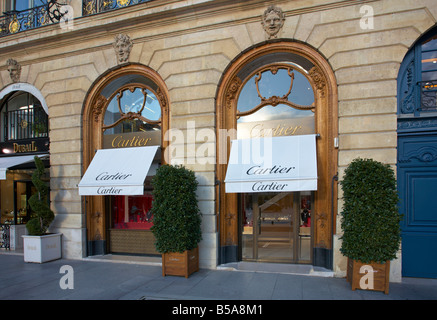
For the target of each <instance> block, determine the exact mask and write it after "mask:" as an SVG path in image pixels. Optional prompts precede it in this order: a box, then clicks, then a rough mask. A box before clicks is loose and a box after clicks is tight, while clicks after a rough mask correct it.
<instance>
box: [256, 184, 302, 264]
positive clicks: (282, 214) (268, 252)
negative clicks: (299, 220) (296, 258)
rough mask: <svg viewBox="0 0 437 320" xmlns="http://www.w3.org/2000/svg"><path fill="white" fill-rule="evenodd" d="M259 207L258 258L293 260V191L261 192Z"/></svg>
mask: <svg viewBox="0 0 437 320" xmlns="http://www.w3.org/2000/svg"><path fill="white" fill-rule="evenodd" d="M258 208H259V216H258V220H259V222H258V226H259V230H258V259H260V260H270V261H289V262H291V261H293V238H294V237H293V193H285V192H281V193H276V194H275V193H261V194H259V195H258Z"/></svg>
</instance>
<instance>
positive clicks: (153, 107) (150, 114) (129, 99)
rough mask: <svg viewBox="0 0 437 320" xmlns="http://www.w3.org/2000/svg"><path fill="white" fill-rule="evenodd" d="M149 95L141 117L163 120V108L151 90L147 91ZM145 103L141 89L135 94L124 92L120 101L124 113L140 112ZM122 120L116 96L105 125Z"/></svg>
mask: <svg viewBox="0 0 437 320" xmlns="http://www.w3.org/2000/svg"><path fill="white" fill-rule="evenodd" d="M145 92H146V93H147V97H146V104H145V105H144V109H143V111H142V112H141V115H142V116H143V117H145V118H147V119H149V120H152V121H157V120H159V119H160V118H161V106H160V105H159V101H158V99H157V98H156V96H155V95H154V94H153V92H151V91H150V90H145ZM143 102H144V94H143V92H142V91H141V89H140V88H136V89H135V91H134V92H131V91H129V90H124V91H123V95H122V97H121V99H120V107H121V111H122V112H123V113H129V112H135V113H137V112H139V111H140V110H141V107H142V105H143ZM118 119H120V111H119V109H118V101H117V96H115V97H114V98H113V99H112V100H111V102H110V103H109V105H108V108H107V109H106V113H105V120H104V123H105V125H110V124H112V123H114V122H115V121H117V120H118Z"/></svg>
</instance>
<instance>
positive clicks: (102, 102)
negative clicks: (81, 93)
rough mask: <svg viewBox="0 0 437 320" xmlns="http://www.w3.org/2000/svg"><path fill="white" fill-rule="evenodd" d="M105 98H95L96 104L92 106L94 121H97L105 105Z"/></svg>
mask: <svg viewBox="0 0 437 320" xmlns="http://www.w3.org/2000/svg"><path fill="white" fill-rule="evenodd" d="M106 103H107V100H106V98H105V97H104V96H99V97H98V98H97V100H96V104H95V105H94V108H93V114H94V121H95V122H99V118H100V115H101V114H102V112H103V108H104V107H105V105H106Z"/></svg>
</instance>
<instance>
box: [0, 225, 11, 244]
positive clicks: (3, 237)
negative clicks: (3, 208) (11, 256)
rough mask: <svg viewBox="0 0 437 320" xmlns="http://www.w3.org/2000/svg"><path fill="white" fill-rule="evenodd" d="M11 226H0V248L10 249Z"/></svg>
mask: <svg viewBox="0 0 437 320" xmlns="http://www.w3.org/2000/svg"><path fill="white" fill-rule="evenodd" d="M10 232H11V226H10V225H9V224H0V248H5V249H9V250H10V249H11V234H10Z"/></svg>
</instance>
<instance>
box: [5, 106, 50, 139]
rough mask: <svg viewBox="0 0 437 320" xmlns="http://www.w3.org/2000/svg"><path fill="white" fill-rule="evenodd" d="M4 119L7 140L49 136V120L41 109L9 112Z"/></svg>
mask: <svg viewBox="0 0 437 320" xmlns="http://www.w3.org/2000/svg"><path fill="white" fill-rule="evenodd" d="M4 117H5V119H4V124H5V128H4V130H5V137H6V138H7V139H6V140H19V139H31V138H46V137H47V136H48V130H47V128H48V118H47V114H46V113H45V112H44V110H43V109H42V108H41V107H39V108H25V109H19V110H12V111H8V112H7V113H5V114H4Z"/></svg>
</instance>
